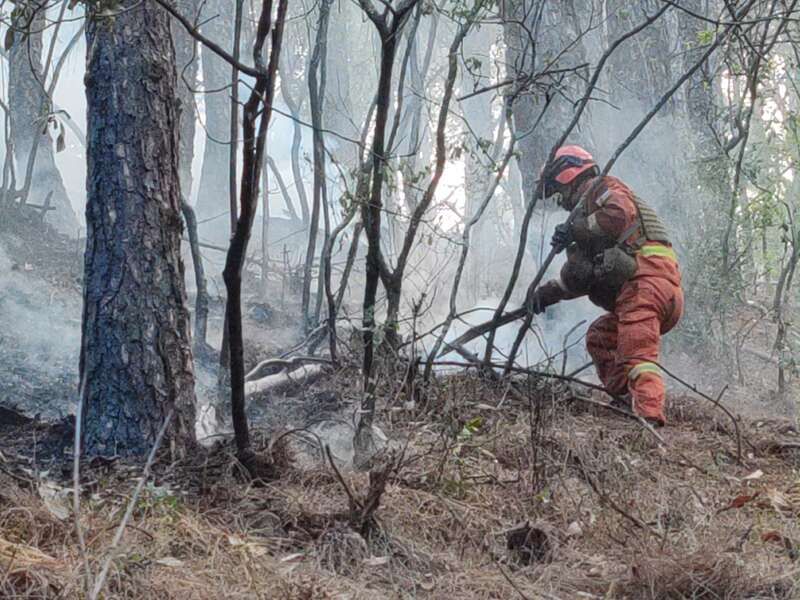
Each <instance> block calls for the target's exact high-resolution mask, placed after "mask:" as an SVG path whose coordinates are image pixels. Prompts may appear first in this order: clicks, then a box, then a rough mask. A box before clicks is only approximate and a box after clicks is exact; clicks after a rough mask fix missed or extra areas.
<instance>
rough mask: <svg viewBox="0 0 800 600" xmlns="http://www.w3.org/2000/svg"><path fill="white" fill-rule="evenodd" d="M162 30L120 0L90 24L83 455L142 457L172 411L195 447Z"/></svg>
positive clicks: (175, 433) (135, 0)
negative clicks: (114, 9)
mask: <svg viewBox="0 0 800 600" xmlns="http://www.w3.org/2000/svg"><path fill="white" fill-rule="evenodd" d="M171 40H172V37H171V35H170V24H169V19H168V16H167V14H166V12H164V11H163V10H162V9H161V8H159V7H158V6H157V5H156V4H155V3H151V2H145V3H142V2H140V1H139V0H121V1H120V3H119V5H118V11H117V14H116V15H115V16H114V18H113V19H108V18H101V19H94V18H91V15H90V18H89V20H88V23H87V29H86V42H87V44H86V45H87V65H86V99H87V158H88V167H87V181H86V188H87V206H86V222H87V243H86V256H85V267H84V268H85V283H84V314H83V340H82V349H81V381H82V382H83V386H84V402H85V404H84V419H85V425H84V427H85V429H84V431H85V439H84V444H85V449H86V451H87V453H89V454H114V453H117V454H123V455H130V454H140V453H143V452H146V451H147V450H148V448H149V446H150V445H151V444H152V443H153V441H154V439H155V437H156V434H157V432H158V429H159V427H160V425H161V423H162V422H163V420H164V418H165V416H166V415H167V414H169V412H170V411H171V410H172V409H173V408H174V409H175V412H174V417H173V420H172V424H171V429H170V432H171V439H172V441H173V443H174V444H175V447H176V448H177V449H178V450H179V451H181V450H183V449H185V448H186V447H187V446H189V445H190V444H191V443H192V442H193V440H194V414H195V413H194V400H195V397H194V373H193V367H192V352H191V346H190V334H189V311H188V310H187V308H186V291H185V288H184V281H183V264H182V262H181V256H180V242H181V218H180V203H181V192H180V182H179V175H178V157H179V142H178V104H177V99H176V87H177V86H176V83H177V82H176V72H175V53H174V50H173V47H172V41H171Z"/></svg>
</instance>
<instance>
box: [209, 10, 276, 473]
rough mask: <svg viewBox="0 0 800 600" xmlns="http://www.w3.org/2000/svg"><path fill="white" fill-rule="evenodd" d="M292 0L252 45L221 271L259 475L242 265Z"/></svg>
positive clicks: (238, 418)
mask: <svg viewBox="0 0 800 600" xmlns="http://www.w3.org/2000/svg"><path fill="white" fill-rule="evenodd" d="M286 7H287V0H280V3H279V5H278V13H277V19H276V21H275V24H274V28H273V27H272V21H271V15H272V1H271V0H264V2H263V4H262V8H261V11H262V12H261V16H260V18H259V24H258V31H257V33H256V40H255V44H254V47H253V62H254V64H255V65H256V67H257V68H259V69H260V70H261V74H260V75H259V76H258V77H257V78H256V84H255V86H254V87H253V90H252V92H251V94H250V97H249V98H248V100H247V102H246V103H245V105H244V113H243V124H242V141H243V148H242V180H241V188H240V192H239V215H238V218H237V221H236V227H235V229H234V233H233V236H232V238H231V245H230V248H229V249H228V254H227V256H226V258H225V269H224V271H223V272H222V276H223V279H224V280H225V288H226V290H227V292H228V298H227V301H226V303H225V317H226V320H227V323H228V324H227V327H228V336H229V340H230V342H229V343H230V372H231V413H232V420H233V428H234V434H235V437H236V450H237V453H238V455H239V459H240V460H241V461H242V462H243V463H244V464H245V466H247V468H248V469H249V470H250V472H251V474H252V475H254V476H259V471H258V469H259V463H258V462H257V461H256V458H255V456H254V454H253V452H252V449H251V447H250V434H249V427H248V424H247V415H246V413H245V389H244V377H245V371H244V335H243V331H242V271H243V269H244V263H245V259H246V257H247V246H248V244H249V243H250V234H251V232H252V229H253V222H254V221H255V217H256V210H257V207H258V192H259V182H260V178H261V173H262V168H263V163H264V154H265V147H266V141H267V129H268V127H269V121H270V117H271V116H272V101H273V97H274V93H275V79H276V75H277V72H278V56H279V55H280V50H281V40H282V36H283V26H284V22H285V19H286ZM270 30H271V32H272V40H271V48H270V56H269V67H268V69H266V70H265V68H264V59H263V53H264V44H265V42H266V37H267V35H268V34H269V33H270Z"/></svg>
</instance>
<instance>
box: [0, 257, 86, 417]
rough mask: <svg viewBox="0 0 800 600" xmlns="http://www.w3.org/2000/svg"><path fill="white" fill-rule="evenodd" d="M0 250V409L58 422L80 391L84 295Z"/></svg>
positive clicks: (36, 267) (37, 268) (37, 267)
mask: <svg viewBox="0 0 800 600" xmlns="http://www.w3.org/2000/svg"><path fill="white" fill-rule="evenodd" d="M40 268H43V267H39V266H34V265H31V264H30V263H25V262H16V261H14V260H12V259H11V258H10V257H9V256H8V255H7V254H6V253H5V252H4V251H3V250H0V355H2V360H0V404H4V405H9V406H16V407H18V408H19V409H21V410H24V411H25V412H28V413H30V414H36V413H40V414H42V415H43V416H46V417H52V418H57V417H59V416H62V415H63V413H64V412H66V411H68V410H69V408H70V406H71V405H72V402H74V396H75V392H76V390H77V370H78V353H79V348H80V340H81V328H80V315H81V312H80V311H81V308H80V295H79V294H76V293H74V291H73V290H70V289H68V288H62V289H59V288H58V287H56V286H54V284H53V282H51V281H48V280H47V279H45V278H43V277H42V276H41V275H40V274H39V273H38V272H37V271H38V270H39V269H40Z"/></svg>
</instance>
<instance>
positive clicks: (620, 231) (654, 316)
mask: <svg viewBox="0 0 800 600" xmlns="http://www.w3.org/2000/svg"><path fill="white" fill-rule="evenodd" d="M594 184H595V180H594V179H593V180H590V181H588V182H586V183H585V184H584V185H583V186H582V187H581V189H580V190H578V194H579V195H580V197H581V200H580V201H581V202H583V203H584V209H583V211H582V214H580V215H579V217H578V218H576V220H575V223H574V225H573V230H574V236H575V244H573V245H572V246H573V247H572V248H570V249H568V255H569V259H568V262H567V264H565V265H564V268H563V269H562V272H561V276H560V277H559V279H557V280H553V281H552V282H548V283H546V284H545V285H544V286H543V287H547V288H549V289H548V290H543V292H545V293H544V303H545V305H547V304H553V303H555V302H558V301H559V300H563V299H568V298H575V297H578V296H582V295H588V296H589V299H590V300H592V301H593V302H594V303H595V304H597V305H599V306H602V307H603V308H605V309H606V310H608V311H609V312H608V314H606V315H603V316H602V317H600V318H599V319H597V320H596V321H595V322H594V323H592V324H591V326H590V327H589V330H588V332H587V335H586V348H587V350H588V352H589V354H590V355H591V357H592V360H593V361H594V364H595V367H596V369H597V374H598V376H599V377H600V380H601V381H602V382H603V385H604V386H605V387H606V389H607V390H608V391H609V392H611V393H612V394H615V395H623V394H625V393H626V392H630V393H631V395H632V397H633V407H634V410H635V412H636V413H637V414H638V415H639V416H641V417H644V418H646V419H649V420H652V421H655V422H658V423H660V424H664V423H666V419H665V416H664V397H665V389H664V382H663V379H662V374H661V370H660V369H659V368H658V366H657V365H656V364H655V363H657V362H658V356H659V349H660V348H659V347H660V342H661V335H662V334H664V333H667V332H668V331H670V330H671V329H672V328H673V327H675V325H676V324H677V322H678V320H679V319H680V318H681V315H682V314H683V291H682V289H681V275H680V270H679V268H678V262H677V259H676V257H675V252H674V251H673V250H672V247H671V245H670V244H669V242H667V241H666V240H661V241H654V240H651V239H647V235H646V234H647V228H646V227H645V226H643V225H642V220H643V217H642V211H641V210H640V206H641V205H638V206H637V199H636V198H635V196H634V194H633V192H632V191H631V190H630V189H629V188H628V187H627V186H626V185H625V184H624V183H622V182H621V181H620V180H619V179H617V178H615V177H610V176H607V177H604V178H603V180H602V182H600V184H599V185H597V186H595V185H594ZM651 214H654V213H652V212H651ZM637 223H639V226H638V227H637ZM626 235H628V238H627V239H625V240H621V239H620V238H622V237H623V236H626ZM661 237H664V236H663V235H662V236H661ZM615 244H619V245H620V246H622V247H624V248H626V249H627V250H628V252H629V253H630V254H633V255H634V258H635V260H636V270H635V273H634V274H633V276H632V277H630V279H628V280H627V281H625V282H624V283H623V284H622V285H621V287H618V288H617V289H610V288H609V287H608V286H607V285H605V284H604V281H603V278H602V277H601V276H599V277H598V276H595V279H594V280H592V281H589V282H585V284H584V285H580V284H576V283H575V282H574V279H575V277H574V272H575V269H574V267H575V264H577V263H579V262H580V257H581V256H583V257H589V256H595V255H596V253H597V252H598V251H602V248H609V247H610V246H613V245H615ZM576 257H577V258H576ZM579 270H580V269H579ZM584 272H585V269H584Z"/></svg>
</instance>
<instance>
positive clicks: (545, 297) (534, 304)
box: [525, 281, 563, 315]
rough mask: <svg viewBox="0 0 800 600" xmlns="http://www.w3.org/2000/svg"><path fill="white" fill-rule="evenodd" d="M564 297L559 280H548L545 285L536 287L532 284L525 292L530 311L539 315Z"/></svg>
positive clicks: (526, 305) (526, 303) (527, 306)
mask: <svg viewBox="0 0 800 600" xmlns="http://www.w3.org/2000/svg"><path fill="white" fill-rule="evenodd" d="M562 297H563V290H562V289H561V286H559V285H558V282H557V281H548V282H547V283H545V284H544V285H541V286H539V287H538V288H534V287H533V285H531V286H530V287H529V288H528V292H527V293H526V294H525V308H526V309H527V311H528V313H530V314H533V315H538V314H541V313H543V312H544V309H545V308H547V307H548V306H551V305H553V304H556V303H557V302H558V301H560V300H561V299H562Z"/></svg>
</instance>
